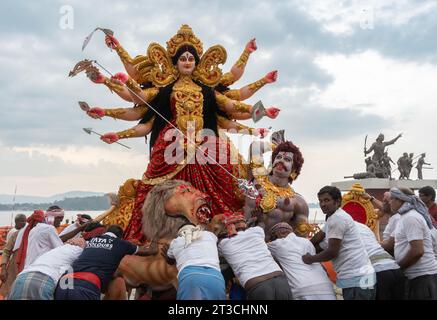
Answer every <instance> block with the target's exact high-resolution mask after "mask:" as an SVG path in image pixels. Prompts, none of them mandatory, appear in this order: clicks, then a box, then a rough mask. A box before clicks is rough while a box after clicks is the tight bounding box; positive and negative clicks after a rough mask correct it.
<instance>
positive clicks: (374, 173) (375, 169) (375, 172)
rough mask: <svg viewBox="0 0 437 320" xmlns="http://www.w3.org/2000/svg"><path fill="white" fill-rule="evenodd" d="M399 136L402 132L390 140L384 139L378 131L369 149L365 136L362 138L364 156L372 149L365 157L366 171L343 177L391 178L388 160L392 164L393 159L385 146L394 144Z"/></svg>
mask: <svg viewBox="0 0 437 320" xmlns="http://www.w3.org/2000/svg"><path fill="white" fill-rule="evenodd" d="M400 137H402V133H400V134H398V136H397V137H396V138H394V139H392V140H389V141H384V135H383V134H382V133H380V134H379V135H378V137H377V138H376V141H375V142H374V143H372V145H371V146H370V148H369V149H367V147H366V142H367V136H366V139H365V140H364V156H367V155H368V154H369V153H371V152H372V151H373V155H372V156H371V157H370V156H369V157H367V158H366V159H365V163H366V172H359V173H355V174H353V175H352V176H345V178H354V179H367V178H381V179H388V178H390V179H391V165H390V162H391V163H393V164H394V162H393V160H392V159H391V158H390V157H389V156H388V153H387V151H386V150H385V148H386V147H387V146H389V145H392V144H394V143H395V142H396V141H397V140H398V139H399V138H400Z"/></svg>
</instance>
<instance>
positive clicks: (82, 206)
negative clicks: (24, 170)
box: [0, 195, 110, 211]
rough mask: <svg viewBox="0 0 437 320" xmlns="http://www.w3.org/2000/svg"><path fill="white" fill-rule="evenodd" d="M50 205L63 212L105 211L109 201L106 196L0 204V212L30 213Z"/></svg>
mask: <svg viewBox="0 0 437 320" xmlns="http://www.w3.org/2000/svg"><path fill="white" fill-rule="evenodd" d="M52 205H57V206H59V207H61V208H63V209H65V210H72V211H78V210H89V211H95V210H106V209H108V208H109V206H110V204H109V199H108V197H107V196H104V195H103V196H92V197H81V198H66V199H63V200H56V201H53V202H44V203H28V202H27V203H16V204H15V205H13V204H0V211H11V210H13V209H14V210H23V211H32V210H36V209H42V210H46V209H47V208H48V207H50V206H52Z"/></svg>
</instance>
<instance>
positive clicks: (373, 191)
mask: <svg viewBox="0 0 437 320" xmlns="http://www.w3.org/2000/svg"><path fill="white" fill-rule="evenodd" d="M354 183H359V184H361V185H362V186H363V188H364V189H366V192H367V193H368V194H370V195H372V196H374V197H375V198H377V199H379V200H382V196H383V194H384V192H386V191H388V190H390V188H393V187H396V188H400V187H407V188H410V189H412V190H418V189H420V188H422V187H425V186H431V187H433V188H434V189H437V180H390V179H379V178H369V179H359V180H356V179H353V180H345V181H339V182H333V183H331V185H332V186H334V187H337V188H339V189H340V190H341V191H344V192H346V191H349V190H350V189H351V187H352V185H353V184H354Z"/></svg>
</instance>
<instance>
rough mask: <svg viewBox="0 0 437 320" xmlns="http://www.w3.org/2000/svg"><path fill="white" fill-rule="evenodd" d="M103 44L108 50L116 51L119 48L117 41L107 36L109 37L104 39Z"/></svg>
mask: <svg viewBox="0 0 437 320" xmlns="http://www.w3.org/2000/svg"><path fill="white" fill-rule="evenodd" d="M105 43H106V45H107V46H108V48H110V49H116V48H117V47H118V46H120V43H119V42H118V40H117V39H115V38H114V37H113V36H109V35H107V36H106V37H105Z"/></svg>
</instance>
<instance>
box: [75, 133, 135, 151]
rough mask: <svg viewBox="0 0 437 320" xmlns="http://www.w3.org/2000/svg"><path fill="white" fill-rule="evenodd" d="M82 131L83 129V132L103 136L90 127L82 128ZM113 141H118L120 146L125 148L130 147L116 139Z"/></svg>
mask: <svg viewBox="0 0 437 320" xmlns="http://www.w3.org/2000/svg"><path fill="white" fill-rule="evenodd" d="M83 131H85V132H86V133H88V134H91V133H94V134H96V135H98V136H101V137H102V136H103V135H102V134H100V133H98V132H95V131H93V129H92V128H83ZM115 143H118V144H119V145H121V146H123V147H125V148H128V149H130V147H128V146H127V145H125V144H122V143H120V142H118V141H116V142H115Z"/></svg>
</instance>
